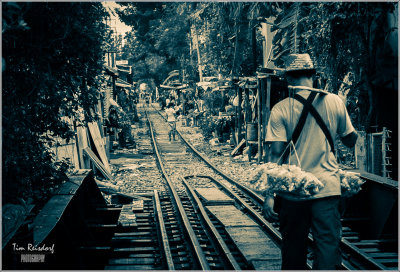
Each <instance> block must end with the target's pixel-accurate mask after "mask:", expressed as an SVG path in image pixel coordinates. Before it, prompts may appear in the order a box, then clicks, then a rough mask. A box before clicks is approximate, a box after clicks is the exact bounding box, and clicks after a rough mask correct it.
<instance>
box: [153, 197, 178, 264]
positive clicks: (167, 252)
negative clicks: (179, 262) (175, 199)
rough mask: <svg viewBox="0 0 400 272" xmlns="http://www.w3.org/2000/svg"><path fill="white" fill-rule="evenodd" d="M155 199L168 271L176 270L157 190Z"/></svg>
mask: <svg viewBox="0 0 400 272" xmlns="http://www.w3.org/2000/svg"><path fill="white" fill-rule="evenodd" d="M154 199H155V204H156V212H157V218H158V222H159V224H160V232H161V239H162V244H163V251H164V255H165V259H166V261H167V266H168V270H175V266H174V260H173V258H172V253H171V248H170V246H169V242H168V235H167V229H166V227H165V223H164V217H163V213H162V209H161V202H160V197H159V195H158V191H157V190H154Z"/></svg>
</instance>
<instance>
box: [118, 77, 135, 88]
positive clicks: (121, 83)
mask: <svg viewBox="0 0 400 272" xmlns="http://www.w3.org/2000/svg"><path fill="white" fill-rule="evenodd" d="M115 85H116V86H117V87H121V88H131V87H132V85H131V84H129V83H128V82H126V81H124V80H122V79H120V78H117V82H115Z"/></svg>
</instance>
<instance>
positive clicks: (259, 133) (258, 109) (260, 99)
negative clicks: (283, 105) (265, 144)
mask: <svg viewBox="0 0 400 272" xmlns="http://www.w3.org/2000/svg"><path fill="white" fill-rule="evenodd" d="M262 88H263V84H262V82H261V79H257V93H258V95H257V129H258V151H257V152H258V158H257V162H258V163H260V162H261V156H262V155H261V153H262V152H261V151H262V146H261V138H262V135H261V124H262V116H261V106H262V104H261V101H262V95H263V91H262Z"/></svg>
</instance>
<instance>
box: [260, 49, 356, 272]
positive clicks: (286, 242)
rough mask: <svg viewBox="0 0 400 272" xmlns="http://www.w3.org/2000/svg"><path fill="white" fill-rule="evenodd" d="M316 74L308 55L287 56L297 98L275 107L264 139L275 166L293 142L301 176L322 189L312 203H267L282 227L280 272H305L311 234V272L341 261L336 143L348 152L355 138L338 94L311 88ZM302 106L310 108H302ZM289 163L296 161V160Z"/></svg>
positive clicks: (270, 199) (287, 198)
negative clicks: (313, 178)
mask: <svg viewBox="0 0 400 272" xmlns="http://www.w3.org/2000/svg"><path fill="white" fill-rule="evenodd" d="M314 73H315V69H314V66H313V63H312V61H311V58H310V56H309V55H308V54H291V55H289V56H288V58H287V61H286V71H285V76H286V78H287V81H288V84H289V86H293V88H291V89H293V90H294V91H295V95H294V96H293V98H292V97H289V98H286V99H284V100H282V101H281V102H279V103H277V104H276V105H275V106H274V107H273V109H272V111H271V115H270V119H269V122H268V127H267V133H266V139H265V141H266V142H268V143H270V144H271V146H270V161H272V162H277V161H278V159H279V158H280V157H281V155H282V153H283V151H284V150H285V147H286V145H287V143H288V142H289V141H290V140H293V142H296V143H295V148H296V151H297V154H298V157H299V160H300V164H301V168H302V170H304V171H307V172H310V173H312V174H314V176H316V177H317V178H318V179H319V180H320V181H321V182H322V183H323V184H324V188H323V189H321V191H319V192H318V193H317V194H315V195H313V196H312V197H307V198H302V197H297V196H295V195H289V194H278V195H276V196H275V197H274V195H268V196H267V197H266V198H265V201H264V214H265V216H266V217H267V219H268V220H270V221H276V220H279V222H280V231H281V234H282V246H281V251H282V270H306V269H307V266H306V263H307V240H308V234H309V232H310V229H311V233H312V235H313V238H314V245H313V248H314V260H313V269H316V270H335V269H338V268H339V266H340V264H341V261H342V260H341V252H340V249H339V243H340V240H341V223H340V214H339V200H340V195H341V190H340V180H339V177H338V176H337V174H336V172H337V170H338V164H337V161H336V158H335V154H334V148H335V146H334V141H333V139H335V138H336V135H338V136H339V137H340V139H341V141H342V142H343V143H344V144H345V145H346V146H348V147H353V146H354V145H355V143H356V141H357V134H356V132H355V130H354V127H353V125H352V124H351V121H350V117H349V115H348V113H347V110H346V107H345V105H344V103H343V102H342V100H341V99H340V98H339V97H338V96H337V95H335V94H330V93H324V92H317V91H316V89H313V88H312V87H313V78H312V77H313V75H314ZM299 101H300V102H299ZM301 101H302V102H301ZM303 103H305V105H307V104H308V105H310V106H303V105H304V104H303ZM303 108H304V109H305V113H304V114H302V112H303ZM301 115H304V117H300V116H301ZM317 115H319V117H318V116H317ZM301 119H302V120H301ZM298 124H299V125H298ZM297 125H298V126H297ZM296 126H297V127H296ZM296 134H297V135H296ZM295 138H297V139H295ZM288 156H293V154H292V155H290V154H289V155H288ZM291 161H297V159H296V158H295V156H293V157H291ZM275 202H276V203H275ZM274 204H275V205H274ZM276 204H278V205H276ZM274 208H275V209H274Z"/></svg>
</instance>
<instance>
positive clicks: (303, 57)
mask: <svg viewBox="0 0 400 272" xmlns="http://www.w3.org/2000/svg"><path fill="white" fill-rule="evenodd" d="M310 70H312V71H314V72H315V68H314V64H313V62H312V60H311V57H310V55H309V54H290V55H288V56H287V57H286V60H285V72H294V71H310Z"/></svg>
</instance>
